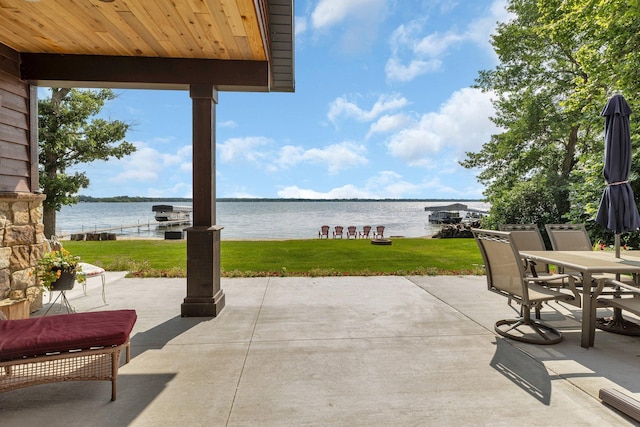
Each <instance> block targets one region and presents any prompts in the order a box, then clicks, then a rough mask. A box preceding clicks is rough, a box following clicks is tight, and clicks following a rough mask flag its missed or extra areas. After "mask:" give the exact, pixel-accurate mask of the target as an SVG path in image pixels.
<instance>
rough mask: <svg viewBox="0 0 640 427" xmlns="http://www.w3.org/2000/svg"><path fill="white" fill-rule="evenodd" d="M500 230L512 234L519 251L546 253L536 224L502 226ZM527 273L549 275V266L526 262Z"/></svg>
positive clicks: (499, 226) (499, 227)
mask: <svg viewBox="0 0 640 427" xmlns="http://www.w3.org/2000/svg"><path fill="white" fill-rule="evenodd" d="M498 230H500V231H509V232H511V238H512V240H513V241H514V242H515V244H516V246H517V247H518V250H521V251H546V250H547V248H546V247H545V245H544V240H542V235H541V234H540V230H539V229H538V226H537V225H536V224H500V225H498ZM524 267H525V271H526V272H527V273H529V274H532V275H534V276H535V275H536V274H543V273H549V265H548V264H537V263H533V262H526V260H524Z"/></svg>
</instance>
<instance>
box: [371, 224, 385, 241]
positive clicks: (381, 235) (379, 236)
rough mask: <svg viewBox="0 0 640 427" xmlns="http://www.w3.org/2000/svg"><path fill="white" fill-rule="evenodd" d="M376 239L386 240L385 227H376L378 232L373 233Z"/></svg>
mask: <svg viewBox="0 0 640 427" xmlns="http://www.w3.org/2000/svg"><path fill="white" fill-rule="evenodd" d="M373 238H374V239H383V238H384V225H379V226H377V227H376V232H375V233H373Z"/></svg>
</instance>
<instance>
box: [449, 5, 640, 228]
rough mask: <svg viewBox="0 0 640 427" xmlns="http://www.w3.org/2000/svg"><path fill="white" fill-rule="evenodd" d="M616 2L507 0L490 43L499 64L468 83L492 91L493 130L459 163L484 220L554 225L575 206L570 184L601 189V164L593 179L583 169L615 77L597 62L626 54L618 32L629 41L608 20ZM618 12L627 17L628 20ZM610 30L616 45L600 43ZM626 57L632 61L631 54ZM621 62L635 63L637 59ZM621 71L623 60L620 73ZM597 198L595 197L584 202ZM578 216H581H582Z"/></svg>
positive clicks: (599, 144)
mask: <svg viewBox="0 0 640 427" xmlns="http://www.w3.org/2000/svg"><path fill="white" fill-rule="evenodd" d="M620 3H625V2H620V1H613V0H547V1H544V2H541V1H536V0H511V1H510V2H509V4H508V6H507V8H508V10H509V11H510V12H511V13H512V14H513V15H512V16H513V18H512V19H511V20H510V21H508V22H505V23H502V24H500V25H499V26H498V28H497V31H496V34H495V35H494V36H493V38H492V43H493V46H494V48H495V51H496V53H497V55H498V58H499V64H498V65H497V66H496V67H495V68H494V69H492V70H487V71H482V72H481V73H480V75H479V77H478V79H477V80H476V85H477V87H479V88H481V89H482V90H484V91H490V92H492V93H494V94H495V101H494V107H495V111H496V114H495V116H494V117H493V120H494V122H495V123H496V124H497V125H498V126H499V127H500V128H501V129H503V132H502V133H500V134H497V135H493V136H492V137H491V140H490V141H488V142H487V143H485V144H484V145H483V147H482V149H481V150H480V151H479V152H477V153H467V158H466V159H465V160H463V161H462V162H461V164H462V165H463V166H465V167H467V168H478V169H479V170H480V173H479V176H478V179H479V181H480V182H482V183H483V184H485V186H486V191H485V196H486V197H487V200H488V201H489V202H491V204H492V208H491V215H492V216H494V215H495V216H496V217H495V218H494V219H493V220H492V221H493V222H495V221H502V220H505V219H507V218H508V219H510V220H511V221H512V222H536V223H538V224H543V223H544V222H564V221H566V220H567V219H571V218H572V216H573V215H577V214H578V212H577V211H576V209H575V208H576V206H572V203H578V201H579V198H576V197H574V193H575V192H576V190H579V189H580V186H582V185H585V184H586V183H589V182H590V183H591V184H592V185H591V187H590V189H591V190H593V191H594V192H596V193H597V191H599V193H600V194H601V193H602V189H603V187H604V182H603V180H602V167H600V169H599V175H600V176H599V178H598V179H596V178H595V176H593V175H591V176H590V177H587V176H586V174H592V173H594V172H595V171H597V168H594V167H586V165H588V164H593V163H594V162H595V161H596V159H599V162H600V165H601V164H602V155H603V154H602V153H603V138H602V129H603V120H602V118H601V117H600V116H599V113H600V111H601V110H602V107H603V106H604V105H605V102H606V99H607V96H608V95H609V94H610V93H611V91H612V90H615V89H616V88H618V89H619V88H620V85H622V80H623V79H622V78H621V77H620V75H616V74H614V73H611V71H610V70H611V63H609V64H608V63H607V62H606V61H607V60H609V61H612V60H613V58H614V57H615V56H616V53H614V51H613V50H611V49H614V46H616V47H615V50H616V51H617V52H620V51H621V50H622V49H625V48H626V47H624V43H622V42H621V40H622V38H621V36H620V33H623V34H625V35H629V36H630V35H631V34H630V33H631V32H633V28H634V27H631V28H629V29H628V30H627V29H626V28H622V27H620V26H619V25H618V24H617V23H616V20H615V19H614V15H613V14H614V10H615V5H616V4H617V5H620ZM604 4H606V7H604V8H602V6H603V5H604ZM618 10H619V9H618ZM625 16H626V17H627V20H628V21H629V20H633V16H634V14H633V13H629V14H625ZM635 20H636V21H637V18H636V19H635ZM634 22H635V21H634ZM614 26H615V28H614ZM636 28H637V27H636ZM614 33H615V35H616V36H617V37H618V38H617V39H616V40H617V42H615V43H614V42H609V43H607V42H605V40H606V39H607V38H611V37H612V36H613V35H614ZM622 37H624V36H622ZM638 38H639V37H638V36H637V34H635V35H633V39H634V40H637V39H638ZM626 49H628V48H626ZM631 55H636V56H638V54H637V50H636V51H634V52H633V53H631V52H630V53H629V55H628V57H629V58H630V57H631ZM631 61H635V66H636V67H637V65H638V63H637V60H635V59H634V58H632V59H631ZM631 68H633V67H631ZM631 68H629V64H626V65H625V66H624V68H623V69H631ZM635 72H636V73H637V68H636V71H635ZM625 79H626V77H625ZM626 81H627V82H632V81H635V82H637V79H636V80H633V79H626ZM635 84H636V85H637V84H638V83H635ZM629 86H630V83H628V84H627V87H629ZM635 89H637V87H636V88H635ZM637 93H638V92H637V91H636V92H634V94H637ZM639 113H640V112H639ZM598 183H599V184H600V185H598ZM521 191H526V192H527V193H525V194H524V195H523V194H521ZM582 201H584V199H583V200H582ZM598 201H599V195H595V196H594V198H593V203H594V205H597V203H598ZM504 206H508V207H509V209H510V211H511V215H507V213H506V211H505V210H504ZM582 207H585V206H584V205H583V206H582ZM573 218H576V217H575V216H573ZM580 218H581V219H583V220H584V219H585V216H584V214H581V215H580Z"/></svg>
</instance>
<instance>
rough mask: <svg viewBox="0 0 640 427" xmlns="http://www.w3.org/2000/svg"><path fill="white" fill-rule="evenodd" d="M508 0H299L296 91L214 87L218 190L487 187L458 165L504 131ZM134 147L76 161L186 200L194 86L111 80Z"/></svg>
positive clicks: (249, 193) (128, 185) (118, 190)
mask: <svg viewBox="0 0 640 427" xmlns="http://www.w3.org/2000/svg"><path fill="white" fill-rule="evenodd" d="M504 5H505V1H504V0H496V1H492V0H474V1H469V0H465V1H452V0H403V1H401V0H296V2H295V8H296V9H295V15H296V21H295V23H296V25H295V29H296V37H295V50H296V52H295V73H296V91H295V93H236V92H220V94H219V103H218V105H217V109H216V113H217V134H216V139H217V148H216V181H217V183H216V189H217V197H219V198H222V197H266V198H319V199H325V198H326V199H333V198H416V199H420V198H424V199H431V198H449V199H460V198H481V197H482V191H483V187H482V186H481V185H480V184H479V183H478V182H477V180H476V172H477V171H470V170H466V169H464V168H462V167H461V166H459V164H458V162H459V161H460V160H461V159H463V158H464V153H465V151H477V150H479V149H480V147H481V146H482V144H483V143H484V142H486V141H488V139H489V137H490V135H491V134H492V133H496V132H497V129H496V128H495V126H494V125H493V124H492V122H491V121H490V120H489V117H490V116H491V115H492V113H493V108H492V106H491V103H490V94H486V93H484V94H483V93H481V92H480V91H478V90H476V89H473V88H471V85H473V83H474V80H475V78H476V77H477V75H478V71H479V70H482V69H490V68H493V67H494V66H495V65H496V63H497V62H496V61H497V59H496V56H495V53H494V52H493V50H492V48H491V45H490V34H491V33H492V32H493V31H494V30H495V26H496V22H498V21H504V20H506V19H507V16H508V15H507V14H506V12H505V10H504ZM117 93H118V94H119V97H118V98H117V99H116V100H114V101H111V102H109V103H108V104H107V105H106V106H105V108H104V110H103V113H104V115H105V116H107V117H109V118H112V119H120V120H124V121H126V122H129V123H132V128H131V130H130V131H129V133H128V134H127V138H126V139H127V140H128V141H129V142H131V143H133V144H135V145H136V146H137V149H138V150H137V152H136V153H134V154H133V155H131V156H128V157H126V158H124V159H120V160H116V159H113V160H109V161H108V162H101V161H100V162H93V163H91V164H88V165H83V166H81V167H80V168H79V170H83V171H85V172H86V173H87V175H88V177H89V179H90V181H91V184H90V186H89V188H87V189H84V190H82V191H81V194H84V195H89V196H94V197H108V196H118V195H129V196H150V197H191V160H192V152H191V100H190V98H189V94H188V92H186V91H150V90H117Z"/></svg>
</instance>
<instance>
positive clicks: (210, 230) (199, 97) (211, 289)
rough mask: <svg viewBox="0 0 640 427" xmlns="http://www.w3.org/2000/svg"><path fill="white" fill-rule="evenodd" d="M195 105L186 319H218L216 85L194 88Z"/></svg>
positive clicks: (220, 306)
mask: <svg viewBox="0 0 640 427" xmlns="http://www.w3.org/2000/svg"><path fill="white" fill-rule="evenodd" d="M189 95H190V96H191V99H192V105H193V112H192V114H193V227H191V228H188V229H187V230H186V231H187V296H186V298H185V299H184V302H183V304H182V306H181V313H182V316H183V317H198V316H217V315H218V313H220V312H221V311H222V309H223V308H224V304H225V296H224V292H223V291H222V289H221V287H220V231H221V230H222V227H218V226H216V225H215V222H216V185H215V184H216V161H215V153H216V151H215V150H216V138H215V118H216V116H215V106H216V103H217V102H218V92H217V90H216V89H215V88H214V87H213V85H191V87H190V91H189Z"/></svg>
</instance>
